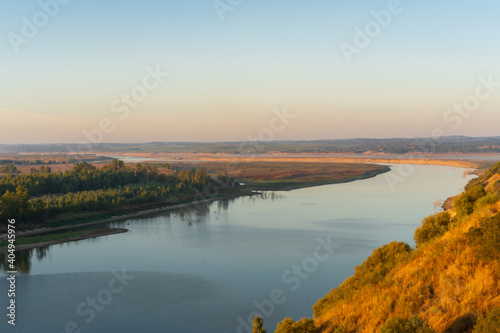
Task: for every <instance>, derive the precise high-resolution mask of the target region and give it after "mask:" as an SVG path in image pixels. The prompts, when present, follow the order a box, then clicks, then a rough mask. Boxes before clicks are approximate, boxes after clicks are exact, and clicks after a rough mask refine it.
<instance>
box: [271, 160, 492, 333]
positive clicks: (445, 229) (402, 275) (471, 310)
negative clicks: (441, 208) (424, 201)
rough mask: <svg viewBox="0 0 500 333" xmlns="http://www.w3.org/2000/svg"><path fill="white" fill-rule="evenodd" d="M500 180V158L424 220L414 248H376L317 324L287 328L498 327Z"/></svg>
mask: <svg viewBox="0 0 500 333" xmlns="http://www.w3.org/2000/svg"><path fill="white" fill-rule="evenodd" d="M499 179H500V163H498V164H496V165H495V166H494V167H492V168H491V169H490V170H488V171H487V172H486V173H485V174H484V175H483V176H481V177H479V178H476V179H474V180H472V181H471V182H470V183H469V184H468V185H467V187H466V192H464V193H462V194H461V195H460V196H458V197H457V199H455V203H454V208H453V209H452V210H450V211H447V212H441V213H437V214H435V215H433V216H430V217H427V218H425V219H424V220H423V221H422V226H421V227H420V228H419V229H417V231H416V233H415V241H416V244H417V248H416V249H411V248H410V247H409V246H408V245H406V244H404V243H397V242H392V243H390V244H388V245H384V246H383V247H382V248H379V249H376V250H375V251H374V252H373V254H372V255H371V256H370V257H369V258H368V259H367V260H366V261H365V262H364V263H363V264H362V265H360V266H358V267H356V269H355V274H354V275H353V276H352V277H350V278H348V279H347V280H346V281H345V282H344V283H343V284H342V285H341V286H339V287H338V288H334V289H332V290H331V291H330V292H329V293H328V294H327V295H326V296H325V297H323V298H322V299H320V300H319V301H318V302H317V303H316V304H315V306H314V324H315V326H316V329H315V330H313V329H311V328H310V326H309V328H308V329H307V330H306V329H305V328H304V329H303V330H299V329H294V330H289V332H315V331H316V332H335V333H337V332H370V333H373V332H434V331H435V332H473V331H474V330H475V332H496V328H492V327H500V322H498V318H499V315H498V312H499V309H498V308H496V309H495V307H496V306H500V262H499V260H500V213H499V212H500V201H499V199H500V182H499ZM488 314H491V315H490V316H488V317H487V318H486V319H484V318H485V316H487V315H488ZM288 320H289V319H288ZM297 323H298V322H297ZM485 325H490V326H485ZM290 327H291V326H290ZM481 327H487V328H486V330H484V329H483V328H481ZM280 332H286V330H281V331H280Z"/></svg>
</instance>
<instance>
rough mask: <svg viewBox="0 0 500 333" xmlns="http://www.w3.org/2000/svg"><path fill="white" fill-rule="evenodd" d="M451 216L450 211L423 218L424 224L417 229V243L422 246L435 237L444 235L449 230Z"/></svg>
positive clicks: (415, 237) (415, 238)
mask: <svg viewBox="0 0 500 333" xmlns="http://www.w3.org/2000/svg"><path fill="white" fill-rule="evenodd" d="M450 223H451V216H450V213H448V212H441V213H436V214H434V215H431V216H428V217H426V218H424V219H423V220H422V225H421V226H420V227H419V228H417V230H415V236H414V238H413V239H414V240H415V244H417V247H420V246H421V245H422V244H424V243H427V242H428V241H430V240H431V239H433V238H436V237H439V236H442V235H443V234H444V233H445V232H446V231H448V230H449V228H450Z"/></svg>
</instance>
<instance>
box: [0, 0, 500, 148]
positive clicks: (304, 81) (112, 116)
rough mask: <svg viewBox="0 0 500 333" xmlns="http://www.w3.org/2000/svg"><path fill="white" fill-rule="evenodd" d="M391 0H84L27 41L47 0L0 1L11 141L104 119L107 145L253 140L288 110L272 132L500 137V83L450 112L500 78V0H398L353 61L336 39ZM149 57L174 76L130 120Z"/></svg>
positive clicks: (70, 134) (51, 136)
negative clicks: (120, 102)
mask: <svg viewBox="0 0 500 333" xmlns="http://www.w3.org/2000/svg"><path fill="white" fill-rule="evenodd" d="M53 1H55V0H53ZM61 1H62V0H61ZM49 2H51V1H50V0H42V3H49ZM235 2H237V1H236V0H234V1H233V3H235ZM221 3H227V0H224V1H221ZM389 3H390V1H378V0H377V1H374V0H371V1H347V0H345V1H331V0H330V1H326V0H317V1H307V0H301V1H299V0H286V1H285V0H281V1H277V0H274V1H271V0H252V1H250V0H243V1H241V3H240V4H239V5H237V6H235V7H234V8H232V9H233V10H232V11H227V12H225V13H224V15H223V16H224V20H221V19H220V17H219V15H218V13H217V11H216V10H215V8H214V6H213V3H212V1H210V0H203V1H201V0H191V1H180V0H178V1H168V0H166V1H165V0H163V1H159V0H158V1H153V0H145V1H124V0H122V1H114V0H110V1H95V0H86V1H83V0H80V1H78V0H72V1H69V3H68V4H64V5H63V4H61V5H59V7H60V8H59V10H58V12H57V13H56V14H55V15H53V16H54V17H49V19H48V22H46V23H47V24H46V25H43V24H42V25H43V26H42V27H40V28H38V32H37V33H36V34H35V35H34V36H30V38H26V40H27V41H28V42H27V43H24V44H18V45H17V46H18V52H17V53H16V52H15V50H14V48H13V46H12V45H13V43H12V38H13V37H12V36H13V34H15V35H16V36H20V37H22V38H25V37H23V36H24V35H23V32H22V29H23V25H25V23H24V22H23V17H26V18H27V19H28V21H29V22H31V23H33V20H34V18H33V16H34V15H35V17H37V18H38V19H43V15H41V16H40V15H38V16H36V14H37V13H38V12H40V11H41V10H42V9H41V7H40V4H39V2H37V1H32V0H29V1H14V0H0V6H1V8H2V11H1V12H0V73H1V76H0V143H30V142H31V143H34V142H61V143H63V142H79V141H81V140H83V139H85V136H84V134H83V131H91V130H93V129H95V128H98V127H99V123H100V121H101V120H102V119H104V118H108V119H109V120H110V121H111V122H112V127H113V130H110V131H108V132H107V133H104V135H103V138H102V139H103V141H106V142H147V141H226V140H227V141H229V140H238V141H244V140H246V139H247V138H248V136H255V135H257V133H259V131H260V130H261V129H262V128H265V127H268V126H269V122H270V120H271V119H272V118H273V109H274V108H278V109H282V108H284V107H286V108H287V110H288V112H289V113H292V114H294V115H295V116H296V118H295V119H293V121H291V123H290V124H289V125H288V126H287V127H286V128H285V129H284V130H283V131H280V132H279V133H276V134H275V138H276V139H334V138H349V137H415V136H425V137H428V136H431V134H432V131H433V130H434V129H436V128H441V129H442V130H443V134H444V135H455V134H460V135H471V136H481V135H485V136H486V135H500V132H499V131H498V128H499V126H498V124H500V112H499V111H500V108H499V107H500V87H496V90H495V91H494V92H493V93H491V96H488V98H486V99H484V100H481V101H480V104H479V105H478V106H477V108H476V109H475V110H474V111H473V112H469V114H467V117H465V116H461V115H459V114H456V113H450V114H448V119H450V117H455V118H453V119H455V121H451V120H449V121H445V120H444V119H443V115H444V114H445V112H446V110H447V109H448V108H450V107H452V106H453V105H454V104H455V103H462V102H463V101H464V100H465V99H466V98H468V97H470V96H471V95H474V94H475V89H476V87H477V86H478V84H479V80H478V77H480V76H483V77H484V78H488V76H489V75H492V77H493V78H494V79H496V81H498V82H500V44H499V43H498V33H499V32H500V20H499V19H498V13H500V2H498V1H493V0H490V1H484V0H483V1H474V2H473V1H465V0H462V1H451V0H448V1H439V2H438V1H430V0H419V1H410V0H402V1H400V5H399V7H398V8H399V9H400V12H399V13H396V14H392V15H391V22H390V23H389V24H388V25H387V26H385V27H381V29H380V32H379V33H376V34H375V35H374V37H372V38H371V42H370V44H369V45H368V46H367V47H364V48H359V53H358V54H354V55H353V56H352V59H351V60H352V62H351V63H348V62H347V61H346V58H345V56H344V54H343V53H342V51H341V47H340V45H341V44H342V43H347V44H350V45H354V46H355V44H354V41H353V40H354V38H355V34H356V33H355V28H356V27H359V28H361V29H364V28H365V25H367V24H369V23H370V22H372V21H373V20H374V18H373V16H372V15H371V11H376V12H379V11H380V10H387V9H388V6H389V5H388V4H389ZM46 17H48V16H46ZM42 23H44V22H43V21H42ZM25 30H26V29H25ZM148 66H149V67H151V68H155V67H157V66H159V67H160V68H161V69H162V70H163V71H165V72H168V73H169V76H168V77H167V78H165V79H164V81H163V82H162V83H161V84H160V85H159V86H158V87H157V88H155V89H153V90H152V91H151V92H149V94H148V96H147V98H146V99H145V100H144V101H141V102H140V103H138V106H137V107H136V108H135V109H130V113H129V114H128V116H127V117H124V119H121V118H120V117H119V116H120V115H123V113H115V112H113V111H112V107H111V105H112V103H113V102H114V101H115V100H116V99H117V98H120V96H121V95H122V94H129V93H130V92H131V90H132V89H133V88H134V87H136V86H137V85H142V81H143V78H144V77H145V76H146V75H148V72H147V70H146V67H148ZM457 116H459V117H460V118H461V119H460V121H458V120H457V118H456V117H457Z"/></svg>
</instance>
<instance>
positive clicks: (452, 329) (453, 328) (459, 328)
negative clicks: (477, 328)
mask: <svg viewBox="0 0 500 333" xmlns="http://www.w3.org/2000/svg"><path fill="white" fill-rule="evenodd" d="M475 324H476V316H474V315H473V314H471V313H468V314H466V315H463V316H460V317H458V318H457V319H455V321H454V322H453V324H451V325H450V326H448V327H447V328H446V329H445V330H444V332H443V333H468V332H472V329H473V328H474V325H475Z"/></svg>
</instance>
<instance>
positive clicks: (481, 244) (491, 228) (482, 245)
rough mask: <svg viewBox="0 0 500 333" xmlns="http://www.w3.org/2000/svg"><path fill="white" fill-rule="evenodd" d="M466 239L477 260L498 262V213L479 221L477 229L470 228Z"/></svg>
mask: <svg viewBox="0 0 500 333" xmlns="http://www.w3.org/2000/svg"><path fill="white" fill-rule="evenodd" d="M467 238H468V240H469V242H470V243H471V244H472V245H473V246H475V247H476V249H477V251H476V253H477V256H478V257H479V258H481V259H485V260H500V213H497V214H496V215H494V216H492V217H490V218H484V219H482V220H480V221H479V228H474V227H472V228H470V229H469V232H468V233H467Z"/></svg>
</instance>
